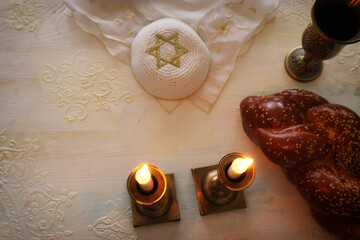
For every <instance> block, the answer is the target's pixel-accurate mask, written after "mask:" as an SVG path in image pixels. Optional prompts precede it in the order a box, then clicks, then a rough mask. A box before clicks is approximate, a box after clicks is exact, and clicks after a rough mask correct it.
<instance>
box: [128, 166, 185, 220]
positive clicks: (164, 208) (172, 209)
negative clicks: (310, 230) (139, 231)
mask: <svg viewBox="0 0 360 240" xmlns="http://www.w3.org/2000/svg"><path fill="white" fill-rule="evenodd" d="M148 166H149V171H150V174H151V177H152V180H153V182H154V188H153V190H152V191H150V192H144V191H143V190H142V189H141V187H140V186H139V184H138V183H137V181H136V179H135V174H136V172H137V171H138V170H139V169H140V167H141V166H139V167H137V168H135V169H134V170H133V171H132V172H131V173H130V175H129V177H128V180H127V189H128V192H129V194H130V197H131V208H132V214H133V225H134V227H139V226H143V225H149V224H156V223H162V222H169V221H180V213H179V207H178V202H177V197H176V189H175V177H174V174H173V173H169V174H164V173H163V172H162V171H161V170H160V169H159V168H157V167H155V166H153V165H150V164H149V165H148Z"/></svg>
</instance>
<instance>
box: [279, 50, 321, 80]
mask: <svg viewBox="0 0 360 240" xmlns="http://www.w3.org/2000/svg"><path fill="white" fill-rule="evenodd" d="M285 68H286V71H287V72H288V73H289V75H290V76H291V77H292V78H294V79H295V80H298V81H301V82H308V81H312V80H314V79H316V78H317V77H319V76H320V74H321V72H322V69H323V63H322V61H321V60H319V59H316V58H313V57H312V56H311V55H310V54H308V53H307V52H305V51H304V49H303V48H302V47H297V48H295V49H293V50H291V51H290V52H289V53H288V55H287V56H286V58H285Z"/></svg>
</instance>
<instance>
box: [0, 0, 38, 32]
mask: <svg viewBox="0 0 360 240" xmlns="http://www.w3.org/2000/svg"><path fill="white" fill-rule="evenodd" d="M8 4H9V6H11V7H12V9H11V10H10V11H8V12H7V14H6V25H7V26H9V27H10V28H13V29H16V30H22V29H27V30H28V31H29V32H34V33H35V36H36V37H37V35H38V32H39V25H40V23H41V22H42V20H43V17H44V12H43V7H44V3H43V1H42V0H9V2H8Z"/></svg>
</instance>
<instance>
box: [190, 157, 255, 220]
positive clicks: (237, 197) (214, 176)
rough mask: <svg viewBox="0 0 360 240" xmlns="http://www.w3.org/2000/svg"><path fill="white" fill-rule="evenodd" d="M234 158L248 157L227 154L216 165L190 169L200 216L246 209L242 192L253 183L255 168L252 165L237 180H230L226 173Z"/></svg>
mask: <svg viewBox="0 0 360 240" xmlns="http://www.w3.org/2000/svg"><path fill="white" fill-rule="evenodd" d="M236 158H248V157H247V156H246V155H244V154H241V153H235V152H234V153H229V154H227V155H226V156H224V157H223V158H222V159H221V160H220V162H219V164H218V165H211V166H206V167H200V168H193V169H191V171H192V174H193V177H194V181H195V187H196V193H197V197H198V201H199V208H200V214H201V215H206V214H210V213H217V212H222V211H228V210H233V209H238V208H245V207H246V201H245V196H244V192H243V191H242V190H244V189H246V188H248V187H249V186H250V185H251V184H252V182H253V181H254V178H255V167H254V165H253V164H252V165H251V166H250V167H248V169H247V170H246V172H244V173H243V174H242V175H241V176H240V177H239V178H238V179H235V180H232V179H231V178H229V176H228V174H227V171H228V169H229V167H230V165H231V164H232V162H233V161H234V160H235V159H236Z"/></svg>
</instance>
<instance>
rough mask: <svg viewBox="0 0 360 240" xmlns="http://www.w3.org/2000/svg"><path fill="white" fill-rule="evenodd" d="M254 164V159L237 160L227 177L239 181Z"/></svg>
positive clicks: (232, 164)
mask: <svg viewBox="0 0 360 240" xmlns="http://www.w3.org/2000/svg"><path fill="white" fill-rule="evenodd" d="M252 163H253V159H252V158H236V159H235V160H234V161H233V162H232V163H231V166H230V167H229V169H228V171H227V175H228V176H229V178H231V179H233V180H236V179H238V178H239V177H240V176H241V174H243V173H244V172H246V170H247V169H248V167H250V165H251V164H252Z"/></svg>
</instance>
